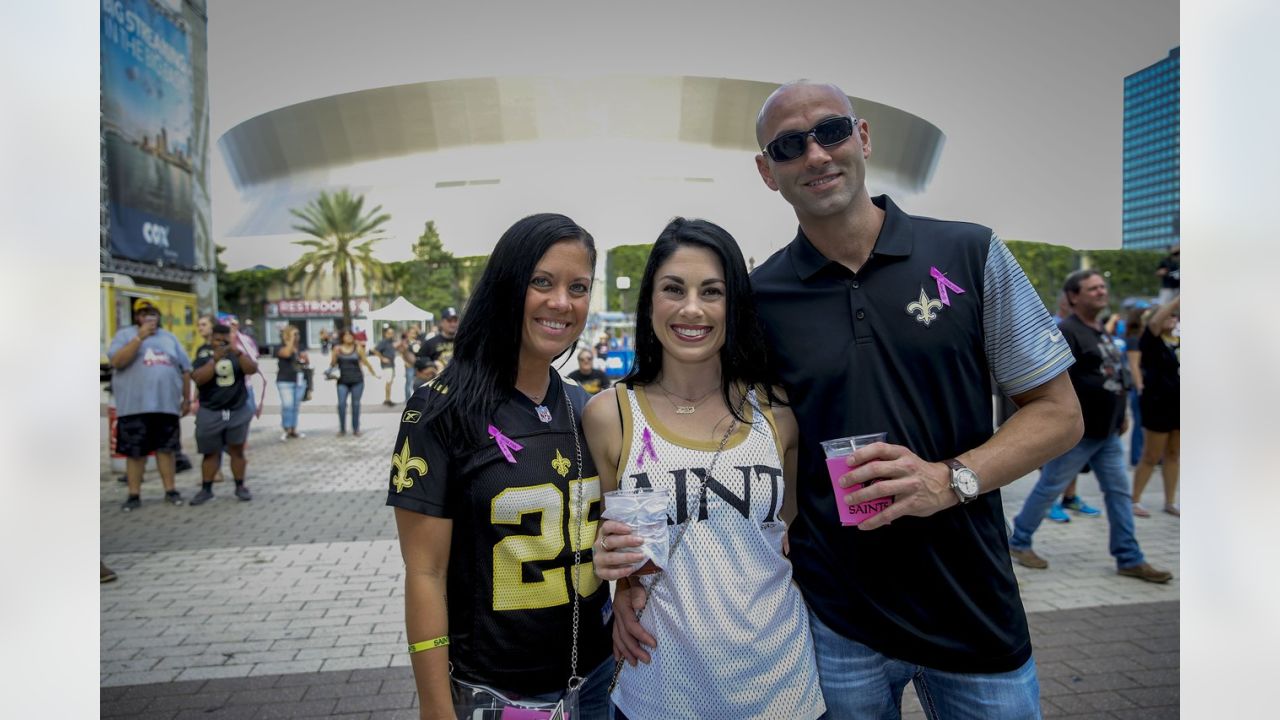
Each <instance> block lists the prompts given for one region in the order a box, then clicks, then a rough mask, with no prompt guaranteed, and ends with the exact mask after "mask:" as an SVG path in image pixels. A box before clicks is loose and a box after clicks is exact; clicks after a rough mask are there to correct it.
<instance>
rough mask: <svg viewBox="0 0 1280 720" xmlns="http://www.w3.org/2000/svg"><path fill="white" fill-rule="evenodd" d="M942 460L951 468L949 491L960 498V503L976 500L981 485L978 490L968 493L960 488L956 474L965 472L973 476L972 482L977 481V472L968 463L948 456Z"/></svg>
mask: <svg viewBox="0 0 1280 720" xmlns="http://www.w3.org/2000/svg"><path fill="white" fill-rule="evenodd" d="M942 462H943V463H945V464H946V466H947V467H949V468H951V492H954V493H955V494H956V497H957V498H959V499H960V504H961V505H965V504H967V503H970V502H973V501H974V500H976V499H977V498H978V495H979V494H980V492H981V490H982V488H981V487H978V488H977V490H978V492H975V493H974V494H973V495H968V494H966V493H964V492H963V491H962V490H961V489H960V485H959V483H957V482H956V475H957V474H958V473H960V472H967V473H969V474H970V475H971V476H973V480H974V482H975V483H977V481H978V474H977V473H975V472H974V471H973V468H971V467H969V466H968V465H965V464H964V463H962V462H960V461H959V460H957V459H955V458H949V459H947V460H943V461H942Z"/></svg>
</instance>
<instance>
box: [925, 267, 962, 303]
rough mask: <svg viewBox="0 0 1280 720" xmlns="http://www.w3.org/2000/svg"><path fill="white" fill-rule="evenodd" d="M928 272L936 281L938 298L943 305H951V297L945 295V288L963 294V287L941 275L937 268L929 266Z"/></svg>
mask: <svg viewBox="0 0 1280 720" xmlns="http://www.w3.org/2000/svg"><path fill="white" fill-rule="evenodd" d="M929 274H930V275H932V276H933V279H934V280H936V281H937V282H938V299H939V300H941V301H942V304H943V305H946V306H947V307H951V298H949V297H947V290H953V291H955V292H956V293H957V294H960V295H963V294H964V288H962V287H960V286H959V285H957V284H955V283H953V282H951V281H950V280H948V279H947V276H946V275H943V274H942V271H941V270H939V269H938V268H936V267H930V268H929Z"/></svg>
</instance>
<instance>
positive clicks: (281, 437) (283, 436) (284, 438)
mask: <svg viewBox="0 0 1280 720" xmlns="http://www.w3.org/2000/svg"><path fill="white" fill-rule="evenodd" d="M290 437H292V435H290V434H289V433H282V434H281V435H280V442H284V441H286V440H288V439H289V438H290Z"/></svg>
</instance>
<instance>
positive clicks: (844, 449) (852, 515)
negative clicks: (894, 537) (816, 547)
mask: <svg viewBox="0 0 1280 720" xmlns="http://www.w3.org/2000/svg"><path fill="white" fill-rule="evenodd" d="M887 437H888V434H887V433H882V432H881V433H870V434H867V435H854V436H852V437H844V438H836V439H834V440H823V441H822V451H823V452H824V453H826V454H827V474H828V475H830V476H831V489H832V490H833V491H834V492H835V497H836V510H837V511H838V512H839V513H840V524H841V525H857V524H858V523H860V522H862V521H863V520H866V519H867V518H869V517H871V516H872V515H875V514H876V513H878V512H880V511H881V510H884V509H885V508H887V507H889V506H890V505H892V504H893V498H892V497H884V498H876V499H875V500H871V501H870V502H864V503H859V504H858V505H850V504H849V503H847V502H845V499H844V498H845V496H846V495H848V494H849V493H851V492H853V491H855V490H858V489H860V488H862V486H863V485H864V484H865V483H858V484H856V485H850V486H849V487H847V488H844V487H840V478H841V477H843V476H844V475H845V474H846V473H848V472H849V471H850V470H852V469H853V468H854V467H857V466H856V465H854V466H852V467H851V466H850V465H849V464H848V460H846V459H845V458H847V457H849V456H850V455H852V454H853V451H854V450H857V449H858V448H864V447H866V446H868V445H871V444H872V443H878V442H884V441H885V438H887Z"/></svg>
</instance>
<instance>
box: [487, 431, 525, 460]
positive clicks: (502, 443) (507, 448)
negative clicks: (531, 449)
mask: <svg viewBox="0 0 1280 720" xmlns="http://www.w3.org/2000/svg"><path fill="white" fill-rule="evenodd" d="M489 435H490V436H491V437H493V441H494V442H496V443H498V449H499V450H501V451H502V455H503V456H504V457H506V458H507V462H509V463H514V462H515V461H516V456H515V455H513V454H512V453H511V451H512V450H523V449H524V446H523V445H521V444H520V443H518V442H516V441H515V440H512V439H511V438H509V437H507V436H506V435H503V434H502V431H501V430H499V429H498V428H497V427H495V426H493V425H490V426H489Z"/></svg>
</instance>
